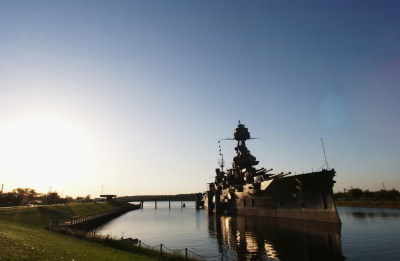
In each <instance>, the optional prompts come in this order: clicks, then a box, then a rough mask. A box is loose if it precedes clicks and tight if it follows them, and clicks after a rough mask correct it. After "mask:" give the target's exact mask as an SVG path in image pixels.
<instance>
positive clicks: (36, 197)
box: [0, 188, 91, 206]
mask: <svg viewBox="0 0 400 261" xmlns="http://www.w3.org/2000/svg"><path fill="white" fill-rule="evenodd" d="M90 200H91V196H90V195H87V196H86V197H76V198H75V199H74V198H73V197H71V196H65V197H61V196H60V195H59V194H58V192H56V191H55V192H49V193H46V194H44V193H38V192H36V190H35V189H30V188H17V189H13V190H12V191H10V192H7V193H2V194H0V206H23V205H27V204H46V205H50V204H68V203H70V202H72V201H90Z"/></svg>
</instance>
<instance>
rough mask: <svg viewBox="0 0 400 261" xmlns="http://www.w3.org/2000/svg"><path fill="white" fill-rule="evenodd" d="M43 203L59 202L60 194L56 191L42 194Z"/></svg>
mask: <svg viewBox="0 0 400 261" xmlns="http://www.w3.org/2000/svg"><path fill="white" fill-rule="evenodd" d="M43 203H45V204H56V203H61V202H60V195H58V192H57V191H56V192H51V193H47V194H46V195H44V196H43Z"/></svg>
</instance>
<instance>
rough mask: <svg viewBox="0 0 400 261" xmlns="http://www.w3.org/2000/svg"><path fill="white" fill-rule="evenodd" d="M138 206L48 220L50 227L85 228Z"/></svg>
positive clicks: (138, 206)
mask: <svg viewBox="0 0 400 261" xmlns="http://www.w3.org/2000/svg"><path fill="white" fill-rule="evenodd" d="M140 208H141V206H140V205H132V206H130V207H122V208H116V209H111V210H107V211H102V212H96V213H92V214H88V215H82V216H75V217H71V218H53V219H52V220H51V221H50V226H51V228H85V227H90V226H93V225H95V224H97V223H99V222H104V221H108V220H110V219H112V218H114V217H117V216H119V215H122V214H124V213H126V212H128V211H131V210H135V209H140Z"/></svg>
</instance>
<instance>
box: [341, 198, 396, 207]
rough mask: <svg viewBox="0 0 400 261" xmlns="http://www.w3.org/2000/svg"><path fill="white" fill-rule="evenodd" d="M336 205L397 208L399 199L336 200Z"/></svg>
mask: <svg viewBox="0 0 400 261" xmlns="http://www.w3.org/2000/svg"><path fill="white" fill-rule="evenodd" d="M336 206H339V207H369V208H398V209H400V201H370V200H354V201H347V200H338V201H336Z"/></svg>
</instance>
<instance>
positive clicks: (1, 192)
mask: <svg viewBox="0 0 400 261" xmlns="http://www.w3.org/2000/svg"><path fill="white" fill-rule="evenodd" d="M3 187H4V184H1V190H0V195H1V194H3Z"/></svg>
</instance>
